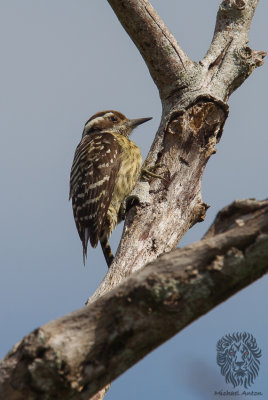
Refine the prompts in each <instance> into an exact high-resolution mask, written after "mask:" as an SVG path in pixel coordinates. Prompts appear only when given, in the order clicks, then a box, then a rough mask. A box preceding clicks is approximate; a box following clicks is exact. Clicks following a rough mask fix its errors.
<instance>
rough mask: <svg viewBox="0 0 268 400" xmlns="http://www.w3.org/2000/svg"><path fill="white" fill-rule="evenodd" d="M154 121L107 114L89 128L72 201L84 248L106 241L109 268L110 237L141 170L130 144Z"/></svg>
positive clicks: (74, 173)
mask: <svg viewBox="0 0 268 400" xmlns="http://www.w3.org/2000/svg"><path fill="white" fill-rule="evenodd" d="M149 119H150V118H142V119H137V120H128V119H127V118H126V117H125V116H124V115H123V114H121V113H120V112H118V111H102V112H99V113H97V114H95V115H94V116H92V117H91V118H90V119H89V120H88V121H87V122H86V124H85V128H84V131H83V135H82V139H81V141H80V143H79V144H78V146H77V148H76V151H75V155H74V160H73V164H72V169H71V176H70V198H72V204H73V213H74V219H75V223H76V227H77V230H78V233H79V236H80V239H81V241H82V245H83V257H84V260H85V256H86V254H87V244H88V241H90V243H91V245H92V247H96V246H97V244H98V241H100V242H101V244H102V248H103V251H104V255H105V258H106V261H107V263H108V265H110V263H111V260H112V255H111V254H112V253H111V249H110V246H109V244H108V238H109V236H110V234H111V233H112V231H113V229H114V228H115V226H116V225H117V223H118V222H120V220H121V218H122V215H121V212H120V207H121V205H122V203H123V201H124V199H125V198H126V196H128V195H129V194H130V192H131V191H132V189H133V187H134V186H135V183H136V181H137V179H138V175H139V173H140V168H141V161H142V159H141V153H140V150H139V148H138V147H137V146H136V145H135V144H134V143H133V142H132V141H131V140H129V139H128V136H129V134H130V133H131V131H132V130H133V129H134V128H135V127H136V126H138V125H139V124H141V123H143V122H146V121H147V120H149Z"/></svg>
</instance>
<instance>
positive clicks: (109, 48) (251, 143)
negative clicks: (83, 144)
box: [0, 0, 268, 400]
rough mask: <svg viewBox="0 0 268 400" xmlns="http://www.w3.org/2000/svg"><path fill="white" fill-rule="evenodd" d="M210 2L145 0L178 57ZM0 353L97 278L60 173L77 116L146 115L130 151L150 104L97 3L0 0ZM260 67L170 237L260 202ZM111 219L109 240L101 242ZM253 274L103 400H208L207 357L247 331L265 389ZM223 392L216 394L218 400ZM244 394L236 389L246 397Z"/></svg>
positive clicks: (144, 82)
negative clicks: (189, 213) (185, 216)
mask: <svg viewBox="0 0 268 400" xmlns="http://www.w3.org/2000/svg"><path fill="white" fill-rule="evenodd" d="M219 3H220V2H219V1H215V0H214V1H212V0H203V1H202V2H201V1H198V0H188V1H184V2H183V1H180V2H178V1H175V0H166V1H165V2H163V1H160V0H154V1H152V4H153V5H154V6H155V8H156V9H157V10H158V12H159V14H160V15H161V17H162V18H163V19H164V21H165V22H166V23H167V25H168V27H169V28H170V30H171V31H172V33H173V34H174V35H175V37H176V38H177V40H178V41H179V43H180V44H181V45H182V47H183V48H184V50H185V51H186V52H187V53H188V55H189V56H190V57H192V58H193V59H194V60H196V61H198V60H199V59H200V58H202V57H203V55H204V54H205V52H206V50H207V48H208V46H209V43H210V41H211V38H212V34H213V30H214V25H215V18H216V13H217V8H218V5H219ZM267 15H268V4H267V2H265V1H260V4H259V6H258V8H257V12H256V15H255V18H254V21H253V24H252V27H251V32H250V46H251V47H252V48H253V49H256V50H267V27H266V28H265V26H267V24H266V23H267V21H266V19H267V18H266V16H267ZM0 38H1V39H0V40H1V96H0V102H1V104H0V106H1V128H2V129H1V131H2V133H1V147H0V152H1V157H0V163H1V165H0V174H1V186H2V198H1V211H0V218H1V219H0V221H1V223H0V236H1V252H0V261H1V280H0V304H1V309H0V318H1V319H0V320H1V341H0V356H1V357H3V356H4V355H5V354H6V353H7V351H8V350H9V349H10V348H11V347H12V346H13V345H14V344H15V343H16V342H17V341H19V340H20V339H21V338H22V337H23V336H24V335H26V334H27V333H29V332H30V331H31V330H33V329H35V328H36V327H38V326H40V325H43V324H44V323H46V322H48V321H50V320H52V319H55V318H57V317H59V316H61V315H63V314H65V313H68V312H70V311H73V310H75V309H77V308H80V307H82V306H83V305H84V302H85V301H86V299H87V298H88V297H89V296H90V295H91V294H93V292H94V291H95V289H96V288H97V286H98V285H99V283H100V282H101V280H102V279H103V277H104V275H105V272H106V265H105V261H104V258H103V256H102V254H101V250H100V248H97V249H96V250H93V249H89V256H88V261H87V263H86V267H85V268H84V267H83V264H82V247H81V243H80V240H79V238H78V235H77V232H76V228H75V225H74V222H73V216H72V210H71V204H70V203H69V202H68V192H69V173H70V168H71V163H72V159H73V154H74V150H75V147H76V145H77V143H78V142H79V140H80V138H81V134H82V129H83V125H84V122H85V121H86V120H87V119H88V118H89V117H90V116H91V115H92V114H94V113H95V112H97V111H99V110H103V109H117V110H120V111H121V112H123V113H124V114H126V115H127V116H128V117H129V118H138V117H147V116H152V117H153V120H152V121H150V123H148V124H145V125H143V126H142V128H140V129H137V130H136V131H135V133H134V134H133V136H132V139H133V140H134V141H135V142H136V143H137V144H138V145H139V146H140V147H141V149H142V153H143V156H144V157H145V156H146V153H147V152H148V150H149V147H150V144H151V142H152V140H153V137H154V134H155V132H156V130H157V127H158V124H159V120H160V115H161V104H160V100H159V96H158V92H157V89H156V87H155V86H154V84H153V82H152V80H151V78H150V76H149V73H148V70H147V67H146V66H145V64H144V62H143V60H142V58H141V57H140V55H139V53H138V51H137V49H136V48H135V46H134V45H133V43H132V42H131V40H130V39H129V37H128V36H127V34H126V33H125V32H124V30H123V29H122V27H121V25H120V24H119V22H118V20H117V18H116V17H115V15H114V13H113V11H112V10H111V8H110V6H109V5H108V2H107V1H105V0H91V1H86V0H78V1H72V0H65V1H63V0H57V1H46V2H44V1H41V0H24V1H23V2H22V1H21V0H2V1H1V13H0ZM267 82H268V79H267V65H266V64H265V65H264V66H263V67H261V68H259V69H257V70H255V71H254V73H253V74H252V75H251V77H250V78H249V79H248V80H247V81H246V82H245V83H244V84H243V86H242V87H240V88H239V89H238V90H237V91H236V92H235V93H234V94H233V95H232V97H231V99H230V117H229V119H228V120H227V123H226V125H225V130H224V134H223V137H222V140H221V142H220V143H219V144H218V146H217V149H218V151H217V154H216V155H214V156H213V157H212V158H211V160H210V161H209V163H208V166H207V169H206V171H205V175H204V179H203V199H204V201H205V202H206V203H208V204H210V206H211V207H210V209H209V210H208V213H207V218H206V221H205V222H204V223H202V224H198V225H196V226H195V227H194V228H192V229H191V230H190V231H189V232H188V233H187V235H186V236H185V237H184V238H183V240H182V242H181V244H180V245H181V246H182V245H187V244H189V243H192V242H193V241H196V240H199V239H200V238H201V237H202V235H203V234H204V233H205V232H206V230H207V229H208V227H209V225H210V224H211V222H212V221H213V219H214V217H215V215H216V212H217V211H218V210H220V209H221V208H222V207H224V206H225V205H227V204H229V203H230V202H232V201H233V200H234V199H237V198H252V197H254V198H257V199H264V198H266V197H267V166H268V160H267V148H268V136H267V128H266V118H267ZM121 230H122V226H120V227H118V229H117V230H116V232H115V233H114V234H113V237H112V240H111V244H112V247H113V248H114V249H115V248H116V246H117V244H118V240H119V238H120V234H121ZM266 303H267V278H263V279H262V280H260V281H258V282H256V283H255V284H253V285H251V286H250V287H248V288H246V289H245V290H243V291H242V292H240V293H239V294H237V295H236V296H233V297H232V298H231V299H230V300H228V301H226V302H225V303H223V304H222V305H220V306H219V307H217V308H215V309H214V310H213V311H211V312H210V313H208V314H207V315H206V316H204V317H202V318H201V319H199V320H198V321H196V322H194V323H193V324H191V325H190V326H189V327H188V328H186V329H184V330H183V331H182V332H181V333H179V334H178V335H177V336H176V337H174V338H173V339H172V340H170V341H169V342H167V343H166V344H164V345H162V346H161V347H160V348H159V349H157V350H156V351H154V352H153V353H152V354H150V355H149V356H148V357H146V358H145V359H144V360H142V361H141V362H139V363H138V364H137V365H136V366H134V367H133V368H131V370H129V371H128V372H127V373H125V374H124V375H122V376H121V377H120V378H118V379H117V380H116V381H115V382H114V383H113V385H112V387H111V389H110V390H109V392H108V394H107V399H108V400H114V399H117V400H121V399H125V398H126V396H127V398H128V399H130V400H131V399H134V398H135V399H137V398H140V399H145V398H146V399H148V398H150V399H154V400H157V399H163V398H165V399H179V398H183V399H187V400H199V399H205V400H210V399H214V398H216V397H215V396H214V391H215V390H220V389H225V390H227V389H228V390H232V387H230V386H228V385H227V384H226V383H225V381H224V378H223V377H222V376H221V375H220V372H219V369H218V367H217V365H216V351H215V346H216V342H217V340H218V339H219V338H220V337H222V336H223V335H225V334H226V333H229V332H230V333H232V332H236V331H249V332H251V333H252V334H253V335H254V336H255V337H256V340H257V342H258V344H259V346H260V347H261V348H262V351H263V356H262V359H261V368H260V372H259V376H258V378H257V379H256V381H255V384H254V387H253V390H256V391H262V392H263V393H264V396H263V398H265V396H266V397H267V396H268V394H267V389H266V388H267V385H266V379H265V377H266V376H267V371H268V365H267V363H268V356H267V352H266V351H265V349H267V317H266V315H267V311H266V308H267V307H266ZM226 398H227V397H226V396H225V399H226ZM247 398H250V397H247Z"/></svg>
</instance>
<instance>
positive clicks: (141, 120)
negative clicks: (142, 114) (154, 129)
mask: <svg viewBox="0 0 268 400" xmlns="http://www.w3.org/2000/svg"><path fill="white" fill-rule="evenodd" d="M150 119H152V117H149V118H136V119H130V120H129V127H130V128H132V129H134V128H136V126H138V125H140V124H144V122H147V121H150Z"/></svg>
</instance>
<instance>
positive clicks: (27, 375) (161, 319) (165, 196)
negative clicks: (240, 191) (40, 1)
mask: <svg viewBox="0 0 268 400" xmlns="http://www.w3.org/2000/svg"><path fill="white" fill-rule="evenodd" d="M108 1H109V3H110V5H111V6H112V8H113V10H114V11H115V13H116V14H117V16H118V18H119V20H120V22H121V23H122V25H123V26H124V28H125V29H126V31H127V32H128V34H129V35H130V37H131V38H132V40H133V41H134V43H135V44H136V46H137V47H138V49H139V50H140V52H141V55H142V57H143V58H144V61H145V62H146V64H147V66H148V68H149V71H150V74H151V76H152V78H153V80H154V82H155V84H156V85H157V87H158V90H159V94H160V98H161V102H162V119H161V123H160V127H159V129H158V132H157V134H156V137H155V140H154V142H153V144H152V147H151V150H150V152H149V154H148V157H147V159H146V160H145V168H147V169H148V168H155V171H154V172H155V173H157V174H160V175H162V177H163V178H164V179H158V178H152V179H150V181H149V182H148V181H144V180H143V179H142V178H141V179H140V181H139V182H138V184H137V186H136V189H135V191H134V193H133V194H132V196H131V197H130V199H129V201H127V205H126V207H127V209H128V212H127V214H126V221H125V226H124V231H123V235H122V239H121V242H120V245H119V248H118V251H117V254H116V257H115V260H114V262H113V264H112V266H111V268H110V269H109V271H108V273H107V275H106V276H105V278H104V280H103V282H102V284H101V285H100V287H99V288H98V289H97V291H96V293H95V294H94V296H92V297H91V298H90V299H89V300H88V307H85V308H83V309H81V310H79V311H76V312H75V313H72V314H69V315H66V316H64V317H62V318H60V319H58V320H56V321H53V322H51V323H49V324H47V325H45V326H43V327H42V328H40V329H37V330H35V331H34V332H32V333H31V334H30V335H28V336H27V337H25V338H24V339H23V340H22V341H21V342H20V343H19V344H17V345H16V346H15V347H14V348H13V349H12V351H11V352H10V353H9V354H8V355H7V356H6V357H5V359H4V360H3V361H2V363H1V368H0V398H1V399H9V400H13V399H16V400H17V399H29V400H34V399H41V400H42V399H44V400H45V399H47V398H53V399H62V398H64V399H72V400H74V399H82V400H83V399H88V398H89V396H93V395H95V398H96V399H97V398H99V399H101V398H102V397H103V395H104V393H105V390H106V389H105V385H107V384H108V383H109V382H111V381H112V380H113V379H115V378H116V377H117V376H119V375H120V374H121V373H122V372H123V371H125V370H126V369H127V368H129V367H130V366H131V365H133V364H134V363H136V362H137V361H138V360H140V359H141V358H142V357H144V356H145V355H146V354H147V353H148V352H150V351H151V350H152V349H154V348H155V347H157V346H158V345H160V344H161V343H163V342H164V341H165V340H167V339H169V338H170V337H171V336H173V335H174V334H175V333H177V332H179V331H180V330H181V329H183V328H184V327H185V326H187V325H188V324H189V323H190V322H192V321H193V320H195V319H196V318H198V317H199V316H201V315H202V314H204V313H206V312H207V311H208V310H210V309H211V308H213V307H214V306H215V305H217V304H219V303H220V302H221V301H223V300H225V299H227V298H228V297H229V296H231V295H232V294H234V293H235V292H237V291H238V290H240V289H241V288H243V287H245V286H246V285H248V284H249V283H251V282H253V281H254V280H256V279H257V278H259V277H260V276H262V275H263V274H264V273H265V272H266V271H267V267H268V262H267V259H268V258H267V253H268V246H267V243H268V234H267V233H268V232H267V231H268V228H267V227H268V202H267V201H263V202H256V201H240V202H239V201H238V202H235V203H234V204H233V205H231V206H229V207H227V208H226V209H224V210H223V211H222V212H221V213H220V214H219V215H218V217H217V219H216V221H215V223H214V224H213V226H212V227H211V229H210V230H209V232H208V234H207V235H206V237H205V238H204V239H203V240H202V241H200V242H198V243H195V244H193V245H191V246H188V247H186V248H184V249H179V250H174V248H175V247H176V246H177V244H178V242H179V240H180V239H181V237H182V236H183V235H184V233H185V232H186V231H187V230H188V229H189V228H190V227H191V226H193V225H194V224H195V223H197V222H200V221H202V220H203V219H204V218H205V213H206V209H207V207H208V206H207V205H206V204H204V203H203V201H202V195H201V179H202V175H203V172H204V169H205V166H206V163H207V161H208V160H209V158H210V156H211V155H212V154H214V153H215V148H214V146H215V144H216V143H217V142H218V141H219V140H220V138H221V135H222V132H223V127H224V123H225V120H226V118H227V116H228V105H227V101H228V98H229V96H230V95H231V93H232V92H233V91H234V90H235V89H237V88H238V87H239V86H240V85H241V84H242V83H243V81H244V80H245V79H246V78H247V77H248V76H249V75H250V73H251V72H252V71H253V70H254V68H255V67H257V66H260V65H261V64H262V60H263V57H264V56H265V53H264V52H262V51H259V52H258V51H253V50H251V49H250V48H249V47H248V46H247V43H248V31H249V28H250V23H251V20H252V17H253V14H254V11H255V8H256V6H257V3H258V1H257V0H224V1H222V3H221V5H220V8H219V12H218V16H217V22H216V27H215V32H214V37H213V40H212V43H211V46H210V48H209V50H208V52H207V54H206V55H205V57H204V58H203V60H201V61H200V62H199V63H195V62H193V61H191V60H190V59H189V57H188V56H187V55H186V53H185V52H184V51H183V50H182V49H181V47H180V46H179V44H178V43H177V42H176V40H175V39H174V37H173V36H172V35H171V33H170V32H169V31H168V29H167V27H166V26H165V24H164V23H163V21H162V20H161V19H160V17H159V16H158V15H157V13H156V12H155V10H154V9H153V8H152V6H151V5H150V3H149V1H147V0H108ZM133 199H134V200H135V201H134V206H133ZM130 200H131V201H130ZM130 204H131V205H132V206H131V207H130ZM170 250H174V251H172V252H170ZM165 253H166V254H165ZM163 254H164V255H163ZM161 255H162V256H161ZM160 256H161V257H160ZM145 265H146V267H144V266H145ZM163 326H164V327H165V329H163ZM148 332H149V334H148ZM100 389H102V392H98V391H99V390H100Z"/></svg>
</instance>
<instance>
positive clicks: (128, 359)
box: [0, 200, 268, 400]
mask: <svg viewBox="0 0 268 400" xmlns="http://www.w3.org/2000/svg"><path fill="white" fill-rule="evenodd" d="M267 270H268V200H266V201H260V202H258V201H254V200H244V201H236V202H234V203H233V204H231V205H230V206H229V207H226V208H225V209H223V210H222V211H221V212H220V213H219V215H218V216H217V218H216V220H215V222H214V224H213V225H212V227H211V228H210V230H209V231H208V233H207V235H206V236H205V238H204V239H203V240H201V241H200V242H196V243H194V244H192V245H190V246H187V247H185V248H181V249H177V250H175V251H173V252H170V253H168V254H165V255H163V256H161V257H159V258H158V260H156V261H154V262H153V263H150V264H148V265H147V266H146V267H144V268H142V269H141V270H140V271H138V272H136V273H133V274H132V275H131V276H130V277H129V278H127V279H126V280H124V282H123V283H122V284H120V285H119V286H118V287H116V288H115V289H113V290H112V291H110V292H109V293H107V294H106V295H104V296H102V297H100V298H99V299H98V300H96V301H95V302H94V303H92V304H90V305H89V306H87V307H84V308H82V309H81V310H78V311H76V312H73V313H71V314H68V315H66V316H64V317H62V318H59V319H58V320H56V321H52V322H50V323H48V324H46V325H44V326H43V327H42V328H39V329H37V330H35V331H34V332H32V333H31V334H30V335H29V336H27V337H25V338H24V339H23V340H22V341H21V342H20V343H18V344H17V346H15V347H14V349H13V350H12V351H11V352H10V353H9V354H8V355H7V356H6V358H5V359H4V360H3V361H2V365H1V369H0V398H1V399H9V400H15V399H16V400H17V399H31V400H35V399H36V400H37V399H38V400H45V399H48V398H51V399H52V398H53V399H55V400H57V399H59V400H60V399H63V398H64V399H66V400H68V399H72V400H75V399H77V400H78V399H80V400H87V399H88V398H89V397H90V396H92V395H94V394H95V393H97V392H98V391H99V390H100V389H103V388H104V387H105V385H107V383H109V382H111V381H112V380H113V379H115V378H116V377H117V376H119V375H120V374H122V373H123V372H124V371H125V370H126V369H127V368H129V367H131V366H132V365H133V364H135V363H136V362H137V361H139V360H140V359H142V358H143V357H144V356H145V355H146V354H148V353H149V352H150V351H152V350H153V349H154V348H156V347H157V346H159V345H160V344H161V343H163V342H164V341H166V340H167V339H169V338H170V337H172V336H173V335H174V334H176V333H177V332H179V331H180V330H182V329H183V328H185V327H186V326H187V325H188V324H190V323H191V322H192V321H194V320H195V319H197V318H198V317H200V316H201V315H203V314H205V313H206V312H208V311H209V310H211V309H212V308H213V307H215V306H216V305H217V304H219V303H220V302H222V301H224V300H225V299H227V298H228V297H230V296H231V295H233V294H234V293H236V292H237V291H238V290H240V289H242V288H244V287H245V286H247V285H248V284H250V283H251V282H253V281H254V280H256V279H258V278H259V277H261V276H262V275H263V274H264V273H265V272H267ZM100 396H101V393H100V392H99V393H98V397H99V398H101V397H100ZM96 398H97V397H96Z"/></svg>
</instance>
